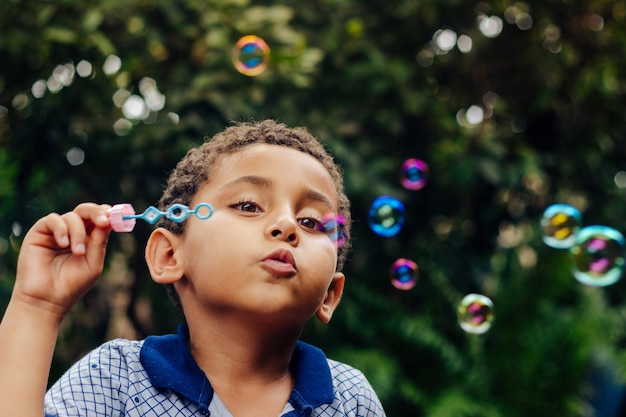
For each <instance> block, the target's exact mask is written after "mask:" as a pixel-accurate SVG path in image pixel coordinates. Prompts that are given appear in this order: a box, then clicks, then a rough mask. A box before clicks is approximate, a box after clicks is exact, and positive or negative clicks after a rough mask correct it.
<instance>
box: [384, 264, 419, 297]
mask: <svg viewBox="0 0 626 417" xmlns="http://www.w3.org/2000/svg"><path fill="white" fill-rule="evenodd" d="M417 272H418V267H417V264H416V263H415V262H413V261H412V260H410V259H405V258H400V259H397V260H396V261H395V262H394V263H393V265H392V266H391V271H390V275H391V285H393V286H394V287H396V288H397V289H399V290H410V289H411V288H413V287H415V284H416V283H417Z"/></svg>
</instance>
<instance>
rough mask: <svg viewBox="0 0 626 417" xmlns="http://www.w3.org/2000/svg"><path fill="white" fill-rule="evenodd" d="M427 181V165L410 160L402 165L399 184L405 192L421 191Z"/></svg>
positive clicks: (416, 160)
mask: <svg viewBox="0 0 626 417" xmlns="http://www.w3.org/2000/svg"><path fill="white" fill-rule="evenodd" d="M427 179H428V165H426V163H425V162H424V161H421V160H419V159H415V158H410V159H407V160H406V161H404V162H403V163H402V168H401V170H400V183H401V184H402V186H403V187H404V188H406V189H407V190H421V189H422V188H424V186H425V185H426V180H427Z"/></svg>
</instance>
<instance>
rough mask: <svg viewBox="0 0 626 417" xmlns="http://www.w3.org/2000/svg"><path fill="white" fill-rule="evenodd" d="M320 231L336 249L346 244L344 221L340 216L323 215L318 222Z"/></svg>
mask: <svg viewBox="0 0 626 417" xmlns="http://www.w3.org/2000/svg"><path fill="white" fill-rule="evenodd" d="M320 230H321V231H323V232H324V233H327V234H328V236H329V237H330V239H331V240H332V241H333V242H335V244H336V245H337V247H338V248H340V247H341V246H343V244H344V243H345V242H346V219H345V218H344V217H343V216H342V215H340V214H334V213H328V214H325V215H324V216H323V217H322V221H321V222H320Z"/></svg>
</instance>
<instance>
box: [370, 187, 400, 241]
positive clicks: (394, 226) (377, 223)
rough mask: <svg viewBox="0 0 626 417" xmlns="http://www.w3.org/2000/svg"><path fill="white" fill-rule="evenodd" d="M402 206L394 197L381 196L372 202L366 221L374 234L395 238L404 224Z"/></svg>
mask: <svg viewBox="0 0 626 417" xmlns="http://www.w3.org/2000/svg"><path fill="white" fill-rule="evenodd" d="M404 220H405V215H404V204H402V202H401V201H400V200H398V199H397V198H394V197H389V196H381V197H378V198H377V199H375V200H374V202H372V205H371V206H370V209H369V212H368V217H367V221H368V224H369V226H370V228H371V229H372V230H373V231H374V233H376V234H379V235H381V236H385V237H391V236H395V235H397V234H398V232H400V230H401V229H402V225H403V224H404Z"/></svg>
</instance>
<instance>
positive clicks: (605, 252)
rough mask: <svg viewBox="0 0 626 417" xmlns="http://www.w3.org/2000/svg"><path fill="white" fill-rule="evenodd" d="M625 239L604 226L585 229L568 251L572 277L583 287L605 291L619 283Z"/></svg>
mask: <svg viewBox="0 0 626 417" xmlns="http://www.w3.org/2000/svg"><path fill="white" fill-rule="evenodd" d="M625 243H626V242H625V241H624V236H622V234H621V233H620V232H618V231H617V230H615V229H613V228H611V227H607V226H587V227H585V228H583V229H581V230H580V232H578V235H577V236H576V243H575V244H574V245H573V246H572V247H571V248H570V253H571V254H572V271H573V272H574V277H575V278H576V279H577V280H578V281H579V282H580V283H582V284H585V285H591V286H594V287H606V286H607V285H611V284H614V283H616V282H617V281H619V279H620V278H621V277H622V272H623V269H624V245H625Z"/></svg>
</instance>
